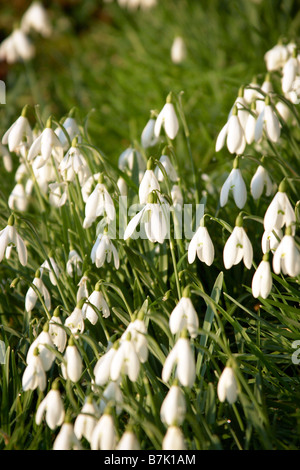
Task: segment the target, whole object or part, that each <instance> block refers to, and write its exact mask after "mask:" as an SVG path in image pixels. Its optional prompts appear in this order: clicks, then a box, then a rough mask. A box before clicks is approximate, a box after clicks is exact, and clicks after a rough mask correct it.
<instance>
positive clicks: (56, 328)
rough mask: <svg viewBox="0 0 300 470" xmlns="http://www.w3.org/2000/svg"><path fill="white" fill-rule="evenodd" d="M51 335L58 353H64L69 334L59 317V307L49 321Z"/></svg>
mask: <svg viewBox="0 0 300 470" xmlns="http://www.w3.org/2000/svg"><path fill="white" fill-rule="evenodd" d="M49 335H50V337H51V339H52V342H53V344H54V345H55V346H56V347H57V349H58V351H59V352H61V353H62V352H64V350H65V347H66V344H67V333H66V331H65V329H64V327H63V325H62V321H61V319H60V317H59V307H58V308H56V309H55V311H54V313H53V315H52V317H51V318H50V320H49Z"/></svg>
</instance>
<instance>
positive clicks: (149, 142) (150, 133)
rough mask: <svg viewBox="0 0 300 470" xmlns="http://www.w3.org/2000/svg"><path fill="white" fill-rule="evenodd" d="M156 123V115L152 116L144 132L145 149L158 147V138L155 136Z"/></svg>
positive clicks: (142, 137)
mask: <svg viewBox="0 0 300 470" xmlns="http://www.w3.org/2000/svg"><path fill="white" fill-rule="evenodd" d="M155 121H156V119H155V118H154V115H152V114H151V117H150V119H149V121H148V122H147V124H146V125H145V127H144V129H143V131H142V134H141V144H142V146H143V147H144V148H145V149H147V148H149V147H154V145H156V144H157V142H158V137H156V136H155V135H154V126H155Z"/></svg>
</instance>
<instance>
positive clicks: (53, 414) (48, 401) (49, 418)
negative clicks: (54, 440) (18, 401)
mask: <svg viewBox="0 0 300 470" xmlns="http://www.w3.org/2000/svg"><path fill="white" fill-rule="evenodd" d="M44 415H45V420H46V423H47V424H48V426H49V428H50V429H52V430H54V429H55V428H57V426H61V425H62V424H63V422H64V419H65V410H64V405H63V401H62V399H61V395H60V392H59V389H58V384H57V382H54V383H53V385H52V388H51V390H50V391H49V392H48V393H47V395H46V396H45V398H44V399H43V400H42V401H41V403H40V404H39V407H38V409H37V412H36V415H35V422H36V424H37V425H38V426H39V425H40V424H41V422H42V419H43V417H44Z"/></svg>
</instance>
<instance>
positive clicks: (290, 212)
mask: <svg viewBox="0 0 300 470" xmlns="http://www.w3.org/2000/svg"><path fill="white" fill-rule="evenodd" d="M284 190H285V183H284V182H283V183H280V185H279V189H278V191H277V193H276V194H275V196H274V197H273V199H272V201H271V203H270V205H269V207H268V209H267V210H266V212H265V215H264V229H265V231H266V232H271V231H272V230H273V229H281V228H282V227H283V226H284V225H285V226H286V227H288V226H289V225H292V226H293V235H294V234H295V230H296V227H295V223H296V215H295V211H294V209H293V207H292V205H291V203H290V201H289V198H288V196H287V194H286V192H285V191H284Z"/></svg>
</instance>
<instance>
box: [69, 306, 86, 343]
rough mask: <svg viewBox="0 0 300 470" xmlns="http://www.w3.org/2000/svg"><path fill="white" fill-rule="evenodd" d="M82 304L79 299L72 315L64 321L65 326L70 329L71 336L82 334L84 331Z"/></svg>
mask: <svg viewBox="0 0 300 470" xmlns="http://www.w3.org/2000/svg"><path fill="white" fill-rule="evenodd" d="M83 302H84V300H82V299H81V300H80V301H79V302H78V303H77V304H76V307H75V308H74V310H73V311H72V313H71V314H70V315H69V316H68V317H67V318H66V320H65V326H66V327H68V328H70V330H71V332H72V334H73V335H77V334H78V333H83V331H84V326H85V325H84V314H83V312H82V306H83Z"/></svg>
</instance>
